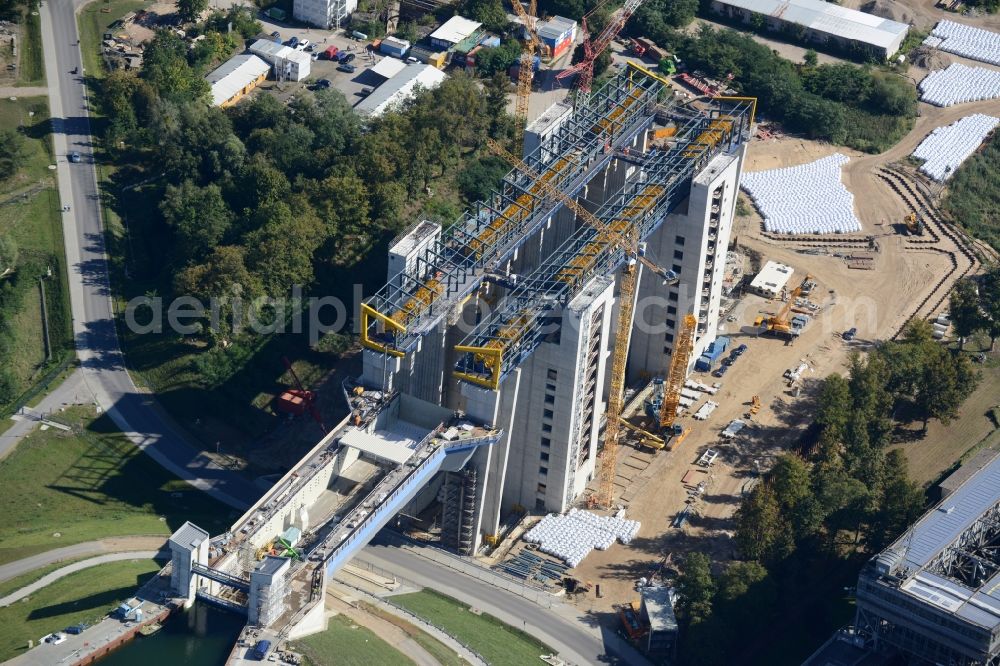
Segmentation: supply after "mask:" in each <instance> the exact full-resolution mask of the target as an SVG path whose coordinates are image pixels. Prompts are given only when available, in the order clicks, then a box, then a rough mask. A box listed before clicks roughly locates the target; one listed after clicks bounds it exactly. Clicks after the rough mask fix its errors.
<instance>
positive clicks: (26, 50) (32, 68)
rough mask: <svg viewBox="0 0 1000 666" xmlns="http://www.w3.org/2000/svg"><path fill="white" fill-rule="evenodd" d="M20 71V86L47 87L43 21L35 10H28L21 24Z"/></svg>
mask: <svg viewBox="0 0 1000 666" xmlns="http://www.w3.org/2000/svg"><path fill="white" fill-rule="evenodd" d="M21 25H22V26H23V27H24V30H23V31H22V32H21V40H20V42H18V46H19V47H20V49H21V62H20V70H19V71H18V73H17V74H18V75H17V85H19V86H42V85H45V61H44V60H43V58H42V21H41V17H40V16H39V15H38V10H37V9H35V8H30V9H26V10H25V13H24V19H23V22H22V24H21Z"/></svg>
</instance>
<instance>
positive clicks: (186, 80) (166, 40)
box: [141, 0, 210, 102]
mask: <svg viewBox="0 0 1000 666" xmlns="http://www.w3.org/2000/svg"><path fill="white" fill-rule="evenodd" d="M198 1H200V2H204V1H205V0H198ZM187 56H188V45H187V42H185V41H184V40H183V39H181V38H180V37H178V36H177V35H175V34H174V33H172V32H170V31H168V30H160V31H158V32H157V33H156V36H154V37H153V39H152V41H150V42H149V43H148V44H147V45H146V49H145V50H144V51H143V56H142V73H141V75H142V78H143V79H145V80H146V81H148V82H149V84H150V85H151V86H152V87H153V89H154V90H155V91H156V93H157V95H159V96H160V97H161V98H162V99H164V100H169V101H174V102H193V101H200V100H202V99H203V98H205V97H206V96H207V95H208V91H209V89H210V86H209V85H208V82H207V81H205V79H204V78H203V77H202V76H201V74H200V73H199V72H198V71H196V70H195V69H194V68H192V67H191V66H190V65H188V61H187Z"/></svg>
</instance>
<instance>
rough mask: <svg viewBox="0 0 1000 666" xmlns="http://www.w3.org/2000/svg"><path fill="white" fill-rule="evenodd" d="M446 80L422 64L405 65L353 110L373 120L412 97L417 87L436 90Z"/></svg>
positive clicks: (445, 76) (428, 66) (443, 74)
mask: <svg viewBox="0 0 1000 666" xmlns="http://www.w3.org/2000/svg"><path fill="white" fill-rule="evenodd" d="M446 78H448V76H447V74H445V73H444V72H442V71H441V70H440V69H438V68H436V67H431V66H430V65H423V64H411V65H407V66H406V69H404V70H403V71H401V72H400V73H399V74H396V75H395V76H394V77H392V78H391V79H389V80H388V81H386V82H385V83H383V84H382V85H380V86H379V87H378V88H376V89H375V90H374V92H372V94H370V95H368V97H366V98H364V99H363V100H362V101H361V102H359V103H358V105H357V106H356V107H354V110H355V111H357V112H358V113H359V114H360V115H362V116H368V117H369V118H374V117H376V116H379V115H381V114H383V113H385V112H386V111H389V110H390V109H392V108H393V107H396V106H399V105H400V104H402V103H403V102H404V101H406V100H407V99H409V98H410V97H412V96H413V94H414V89H415V88H416V87H417V86H420V87H421V88H424V89H427V90H430V89H433V88H437V87H438V86H439V85H441V82H442V81H444V80H445V79H446Z"/></svg>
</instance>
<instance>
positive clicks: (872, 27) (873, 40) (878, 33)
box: [719, 0, 909, 49]
mask: <svg viewBox="0 0 1000 666" xmlns="http://www.w3.org/2000/svg"><path fill="white" fill-rule="evenodd" d="M719 2H720V3H721V4H723V5H730V6H733V7H739V8H741V9H746V10H748V11H751V12H754V13H756V14H763V15H764V16H773V17H775V18H779V19H781V20H782V21H787V22H789V23H796V24H798V25H801V26H804V27H806V28H811V29H813V30H816V31H818V32H824V33H827V34H830V35H836V36H837V37H841V38H843V39H850V40H853V41H856V42H863V43H865V44H871V45H873V46H878V47H881V48H884V49H890V48H891V47H892V46H893V45H894V44H895V43H896V42H897V40H898V39H899V36H900V35H904V34H906V32H907V30H909V26H908V25H906V24H904V23H899V22H897V21H893V20H891V19H884V18H882V17H880V16H875V15H873V14H866V13H865V12H859V11H856V10H854V9H847V8H846V7H841V6H839V5H835V4H833V3H830V2H824V1H823V0H719Z"/></svg>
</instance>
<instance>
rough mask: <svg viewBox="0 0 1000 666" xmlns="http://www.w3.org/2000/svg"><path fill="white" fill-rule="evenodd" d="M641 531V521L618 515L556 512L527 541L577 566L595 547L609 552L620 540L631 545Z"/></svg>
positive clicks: (531, 530) (540, 523)
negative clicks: (559, 513)
mask: <svg viewBox="0 0 1000 666" xmlns="http://www.w3.org/2000/svg"><path fill="white" fill-rule="evenodd" d="M638 532H639V522H638V521H636V520H628V519H626V518H625V517H624V516H623V515H622V514H621V512H619V514H618V515H616V516H598V515H597V514H594V513H590V512H589V511H581V510H579V509H570V510H569V513H567V514H566V515H564V516H559V515H556V514H554V513H550V514H549V515H547V516H545V517H544V518H542V519H541V520H540V521H539V522H538V524H537V525H535V526H534V527H532V528H531V529H530V530H528V532H527V533H525V535H524V540H525V541H527V542H528V543H537V544H538V550H540V551H542V552H543V553H547V554H549V555H552V556H554V557H558V558H559V559H560V560H562V561H563V562H565V563H566V564H568V565H569V566H570V567H576V566H578V565H579V564H580V562H582V561H583V558H585V557H586V556H587V555H589V554H590V551H592V550H593V549H594V548H596V549H598V550H607V549H608V548H610V547H611V545H612V544H613V543H614V542H615V540H616V539H617V540H618V541H620V542H622V543H623V544H626V545H627V544H628V543H630V542H631V541H632V539H634V538H635V535H636V534H637V533H638Z"/></svg>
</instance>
